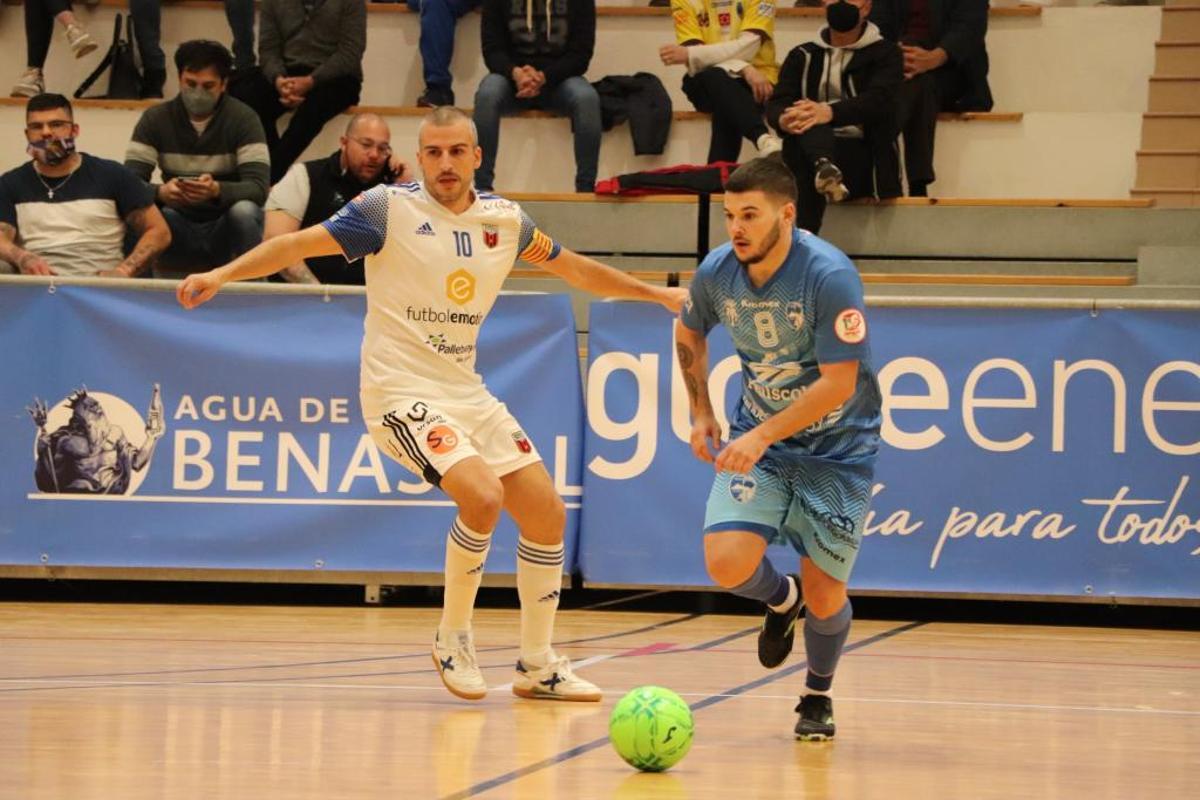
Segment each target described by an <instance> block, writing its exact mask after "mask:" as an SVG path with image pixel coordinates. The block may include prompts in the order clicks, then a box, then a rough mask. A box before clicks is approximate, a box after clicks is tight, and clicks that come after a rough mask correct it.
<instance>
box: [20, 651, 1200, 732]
mask: <svg viewBox="0 0 1200 800" xmlns="http://www.w3.org/2000/svg"><path fill="white" fill-rule="evenodd" d="M610 658H615V656H612V655H604V656H593V657H591V658H586V659H584V660H583V661H579V662H577V663H576V664H574V667H575V668H581V667H586V666H590V665H592V664H595V663H598V662H600V661H607V660H608V659H610ZM3 685H17V686H26V687H36V686H62V687H63V688H68V689H69V688H80V689H89V688H101V689H104V688H108V689H121V688H130V687H145V688H154V687H185V686H186V687H189V688H192V687H201V686H217V687H222V688H226V687H228V688H247V689H260V688H261V689H358V690H370V691H401V692H426V691H432V690H435V689H438V688H440V687H437V686H433V685H428V686H413V685H410V684H400V683H301V682H299V681H99V680H96V681H87V680H73V679H71V678H0V686H3ZM511 686H512V684H511V683H509V684H505V685H503V686H494V687H491V688H492V690H493V691H500V690H503V689H508V688H511ZM630 688H632V687H630ZM628 691H629V689H608V690H606V691H605V692H604V694H607V695H612V696H614V697H618V696H624V695H625V693H626V692H628ZM678 694H679V695H680V696H681V697H695V698H707V697H730V698H735V699H739V700H787V701H789V702H793V701H795V699H796V695H795V694H724V693H721V692H678ZM835 698H836V699H837V701H838V702H839V703H889V704H893V705H923V706H960V707H965V708H997V709H1006V710H1010V711H1083V712H1088V713H1099V714H1152V715H1153V714H1157V715H1162V716H1178V717H1200V711H1187V710H1183V709H1172V708H1139V707H1135V706H1125V707H1117V706H1075V705H1070V706H1069V705H1052V704H1044V703H995V702H986V701H980V700H920V699H908V698H892V697H846V696H843V695H835ZM5 699H6V694H0V702H3V701H4V700H5Z"/></svg>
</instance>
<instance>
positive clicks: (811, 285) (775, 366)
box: [682, 230, 880, 464]
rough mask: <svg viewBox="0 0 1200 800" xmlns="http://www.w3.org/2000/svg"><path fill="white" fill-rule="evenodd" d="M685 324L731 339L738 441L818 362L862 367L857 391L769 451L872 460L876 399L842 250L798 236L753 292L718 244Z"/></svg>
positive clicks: (703, 267)
mask: <svg viewBox="0 0 1200 800" xmlns="http://www.w3.org/2000/svg"><path fill="white" fill-rule="evenodd" d="M682 320H683V324H684V325H686V326H687V327H689V328H691V329H692V330H695V331H700V332H702V333H704V334H707V333H708V332H709V331H710V330H711V329H712V328H713V326H715V325H717V324H718V323H723V324H724V325H725V327H726V328H727V329H728V330H729V334H730V337H731V338H732V339H733V346H734V349H736V350H737V354H738V357H739V358H740V359H741V362H742V379H743V386H744V388H743V390H742V398H741V402H740V403H738V408H737V412H736V414H735V415H734V418H733V419H732V420H731V421H730V424H731V427H732V431H731V435H733V436H736V435H738V434H741V433H745V432H746V431H748V430H750V429H751V428H753V427H754V426H755V425H758V424H759V423H760V422H762V421H764V420H766V419H767V418H768V417H771V416H773V415H775V414H777V413H779V412H780V411H782V410H783V409H785V408H787V407H788V406H790V405H791V404H792V403H793V402H794V401H795V400H796V399H797V398H799V397H800V396H801V395H802V394H803V393H804V391H805V389H806V388H807V387H808V386H809V385H811V384H812V383H813V382H814V381H816V380H817V378H819V377H820V375H821V372H820V369H819V367H818V365H819V364H821V363H825V364H833V363H837V362H841V361H858V364H859V367H858V384H857V386H856V387H855V390H854V395H853V396H852V397H851V398H850V399H849V400H847V401H846V402H845V403H844V404H843V405H842V406H841V407H840V408H837V409H835V410H833V411H832V412H830V413H829V414H827V415H826V416H825V417H824V418H823V419H821V420H819V421H817V422H816V423H814V424H813V425H811V426H810V427H808V428H807V429H805V430H803V431H800V432H799V433H796V434H795V435H793V436H791V437H789V438H787V439H785V440H783V441H781V442H777V443H776V444H775V445H773V447H772V455H783V454H784V453H791V454H794V455H797V456H809V457H811V456H816V457H819V458H824V459H830V460H833V461H838V462H841V463H845V464H854V463H863V462H871V461H873V460H874V458H875V455H876V453H877V452H878V449H879V424H880V416H879V409H880V396H879V384H878V382H877V381H876V380H875V371H874V369H873V368H872V366H871V349H870V343H869V339H868V336H867V321H866V315H865V307H864V303H863V291H862V281H861V280H860V279H859V277H858V270H856V269H855V268H854V264H852V263H851V262H850V259H848V258H847V257H846V256H845V254H843V253H842V252H841V251H840V250H838V249H837V248H836V247H834V246H833V245H831V244H829V243H828V242H826V241H825V240H823V239H820V238H818V237H816V236H814V235H812V234H811V233H808V232H807V231H802V230H796V232H795V233H794V235H793V239H792V248H791V250H790V251H789V252H788V255H787V258H786V259H785V260H784V262H783V264H782V265H781V266H780V267H779V269H778V270H777V271H776V272H775V274H774V275H773V276H771V279H770V280H769V281H767V282H766V284H764V285H763V286H761V287H758V288H755V287H754V285H753V284H751V283H750V278H749V276H748V274H747V270H746V267H744V266H742V264H741V263H739V262H738V260H737V257H736V256H735V255H734V253H733V247H732V245H729V244H725V245H722V246H721V247H718V248H716V249H715V250H713V251H712V252H711V253H709V254H708V257H707V258H705V259H704V262H703V263H701V264H700V268H699V269H698V270H696V276H695V278H694V279H693V281H692V286H691V294H690V296H689V298H688V301H687V303H686V305H685V306H684V309H683V315H682Z"/></svg>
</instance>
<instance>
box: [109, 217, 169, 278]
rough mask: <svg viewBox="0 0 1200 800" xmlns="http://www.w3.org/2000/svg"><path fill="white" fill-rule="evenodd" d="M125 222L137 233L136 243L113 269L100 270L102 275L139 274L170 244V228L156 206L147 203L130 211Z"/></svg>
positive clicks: (126, 275) (126, 276) (123, 275)
mask: <svg viewBox="0 0 1200 800" xmlns="http://www.w3.org/2000/svg"><path fill="white" fill-rule="evenodd" d="M125 224H126V225H128V226H129V227H130V228H132V229H133V230H134V232H135V233H137V234H138V241H137V244H136V245H134V247H133V250H132V252H130V253H129V255H128V256H126V257H125V260H124V261H122V262H121V263H120V264H118V265H117V266H116V268H115V269H110V270H105V271H104V272H101V273H100V275H101V276H103V277H106V278H133V277H136V276H138V275H141V274H142V273H143V272H145V271H146V270H148V269H150V266H151V265H152V264H153V263H154V259H156V258H158V256H159V255H160V254H161V253H162V252H163V251H164V250H166V249H167V246H168V245H170V244H171V229H170V228H168V227H167V221H166V220H165V219H163V215H162V212H161V211H159V210H158V206H155V205H149V206H146V207H145V208H137V209H134V210H133V211H130V212H129V214H128V215H127V216H126V217H125Z"/></svg>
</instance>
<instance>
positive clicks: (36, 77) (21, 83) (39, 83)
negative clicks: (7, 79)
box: [10, 67, 46, 97]
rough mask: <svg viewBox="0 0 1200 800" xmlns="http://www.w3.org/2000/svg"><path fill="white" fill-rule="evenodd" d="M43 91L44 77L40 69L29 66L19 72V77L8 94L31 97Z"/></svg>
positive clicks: (44, 88)
mask: <svg viewBox="0 0 1200 800" xmlns="http://www.w3.org/2000/svg"><path fill="white" fill-rule="evenodd" d="M44 91H46V79H45V78H43V77H42V71H41V70H40V69H38V68H37V67H30V68H29V69H27V70H25V71H24V72H22V73H21V77H20V78H17V82H16V83H14V84H13V87H12V91H11V92H10V94H11V95H12V96H13V97H33V96H34V95H37V94H41V93H42V92H44Z"/></svg>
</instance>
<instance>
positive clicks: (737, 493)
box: [729, 475, 758, 503]
mask: <svg viewBox="0 0 1200 800" xmlns="http://www.w3.org/2000/svg"><path fill="white" fill-rule="evenodd" d="M757 489H758V483H757V482H756V481H755V480H754V478H751V477H750V476H749V475H734V476H733V477H732V478H730V479H729V496H730V497H732V498H733V499H734V501H736V502H738V503H749V502H750V501H751V500H753V499H754V493H755V491H756V490H757Z"/></svg>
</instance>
